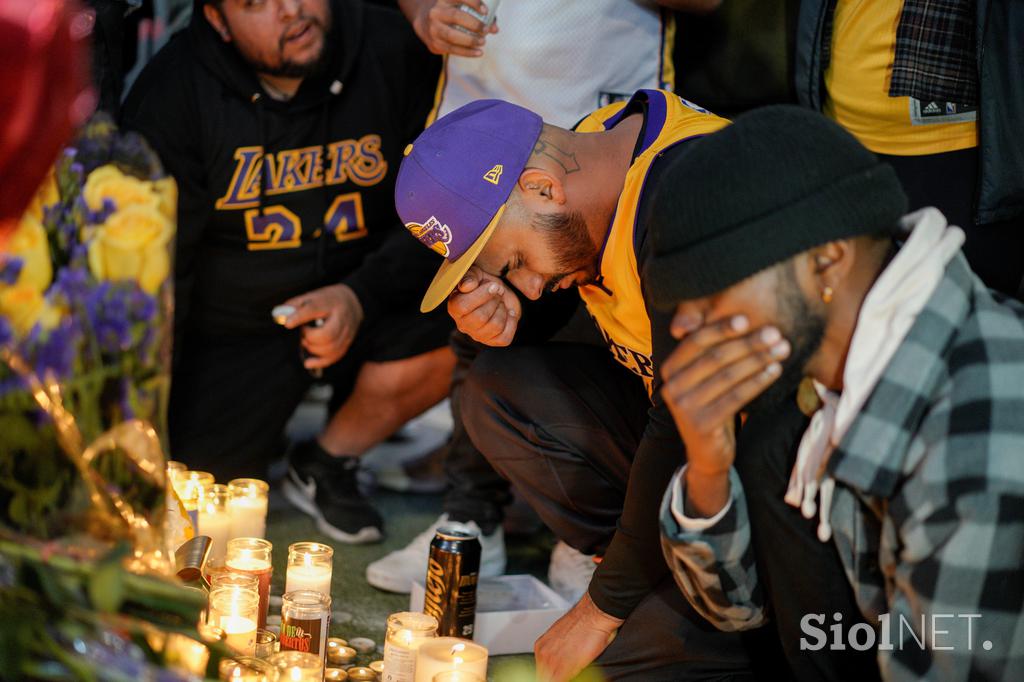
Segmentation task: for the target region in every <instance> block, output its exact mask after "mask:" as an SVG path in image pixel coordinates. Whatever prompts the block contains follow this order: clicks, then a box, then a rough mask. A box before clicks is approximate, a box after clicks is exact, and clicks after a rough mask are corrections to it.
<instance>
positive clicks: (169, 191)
mask: <svg viewBox="0 0 1024 682" xmlns="http://www.w3.org/2000/svg"><path fill="white" fill-rule="evenodd" d="M153 189H154V190H156V193H157V196H159V197H160V212H161V213H163V214H164V215H165V216H167V219H168V220H170V221H171V222H172V223H173V222H176V221H177V220H178V183H176V182H175V181H174V178H164V179H163V180H157V181H156V182H154V183H153Z"/></svg>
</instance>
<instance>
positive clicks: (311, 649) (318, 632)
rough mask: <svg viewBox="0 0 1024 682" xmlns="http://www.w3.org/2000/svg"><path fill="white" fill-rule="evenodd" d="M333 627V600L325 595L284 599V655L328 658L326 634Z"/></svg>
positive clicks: (297, 593) (288, 595)
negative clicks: (304, 653) (290, 652)
mask: <svg viewBox="0 0 1024 682" xmlns="http://www.w3.org/2000/svg"><path fill="white" fill-rule="evenodd" d="M330 626H331V598H330V597H328V596H327V595H326V594H324V593H323V592H312V591H310V590H298V591H295V592H286V593H285V595H284V596H283V597H282V598H281V637H280V640H279V641H280V643H281V651H302V652H306V653H311V654H316V656H317V658H319V659H320V660H321V661H323V660H324V658H325V657H326V654H327V631H328V628H330Z"/></svg>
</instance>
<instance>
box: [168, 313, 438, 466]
mask: <svg viewBox="0 0 1024 682" xmlns="http://www.w3.org/2000/svg"><path fill="white" fill-rule="evenodd" d="M452 324H453V323H452V321H451V318H449V317H448V316H447V314H446V313H445V311H443V310H440V311H436V312H435V313H432V314H430V315H429V316H424V315H421V314H420V313H419V312H418V311H414V310H410V311H408V312H403V313H396V314H392V315H386V316H384V317H382V318H380V319H378V320H377V321H375V322H374V323H371V324H367V325H364V326H363V328H361V329H360V330H359V333H358V334H356V337H355V339H354V340H353V342H352V346H351V347H350V348H349V350H348V352H347V353H346V354H345V356H344V357H342V358H341V359H340V360H339V361H338V362H336V363H335V364H333V365H331V366H330V367H328V368H327V369H326V370H325V371H324V375H323V381H324V382H325V383H329V384H330V385H331V386H332V389H333V391H332V397H331V404H330V406H329V409H330V412H331V413H332V414H333V413H334V411H335V410H336V409H337V408H338V407H340V406H341V405H342V404H343V403H344V402H345V400H347V399H348V397H349V396H350V395H351V393H352V389H353V387H354V386H355V381H356V378H357V376H358V375H359V371H360V370H361V369H362V367H363V365H364V364H365V363H367V362H381V363H382V362H390V361H395V360H401V359H404V358H410V357H414V356H416V355H421V354H423V353H427V352H429V351H432V350H435V349H437V348H443V347H445V345H446V344H447V340H448V336H449V335H450V334H451V328H452ZM184 338H185V344H184V348H183V349H182V352H181V354H180V356H179V358H178V359H177V360H176V362H175V365H174V369H173V376H172V383H171V402H170V409H169V414H168V419H169V430H170V441H171V457H172V458H173V459H180V460H181V461H183V462H185V464H187V465H188V466H189V468H192V469H200V470H202V471H209V472H210V473H212V474H214V475H215V476H216V477H217V478H218V479H219V480H223V481H227V480H230V479H231V478H236V477H242V476H256V477H258V478H263V477H265V475H266V470H267V465H268V464H269V463H270V462H271V461H273V460H274V459H276V458H278V457H280V456H281V455H283V454H284V451H285V442H284V427H285V425H286V424H287V423H288V420H289V419H290V418H291V416H292V413H293V412H294V411H295V408H296V407H297V406H298V404H299V402H301V400H302V398H303V396H304V395H305V394H306V391H308V390H309V387H310V386H311V385H312V384H313V382H314V379H313V377H312V376H311V375H310V374H309V372H307V371H306V369H305V368H304V367H303V366H302V359H301V357H300V354H299V343H300V336H299V331H298V330H292V331H286V330H278V331H276V332H275V333H272V334H259V335H252V336H247V337H238V338H228V339H226V338H211V337H202V336H199V335H188V334H186V335H185V337H184Z"/></svg>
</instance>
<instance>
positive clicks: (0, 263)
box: [0, 256, 25, 285]
mask: <svg viewBox="0 0 1024 682" xmlns="http://www.w3.org/2000/svg"><path fill="white" fill-rule="evenodd" d="M24 265H25V261H24V260H22V259H21V258H19V257H18V256H0V284H8V285H10V284H14V283H15V282H17V281H18V276H19V275H21V268H22V266H24Z"/></svg>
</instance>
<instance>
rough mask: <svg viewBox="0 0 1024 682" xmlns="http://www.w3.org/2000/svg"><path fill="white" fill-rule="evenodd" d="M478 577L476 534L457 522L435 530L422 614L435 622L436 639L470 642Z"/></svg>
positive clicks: (478, 551)
mask: <svg viewBox="0 0 1024 682" xmlns="http://www.w3.org/2000/svg"><path fill="white" fill-rule="evenodd" d="M479 576H480V540H479V539H478V537H477V533H476V532H475V531H474V530H472V529H471V528H469V527H468V526H466V525H464V524H461V523H450V524H446V525H444V526H441V527H440V528H438V529H437V533H436V534H435V535H434V539H433V540H432V541H431V542H430V557H429V559H428V560H427V582H426V594H425V596H424V598H423V612H424V613H426V614H428V615H431V616H433V617H434V618H436V619H437V623H438V627H437V634H438V636H439V637H464V638H467V639H472V637H473V623H474V621H475V620H476V585H477V580H478V579H479Z"/></svg>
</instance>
